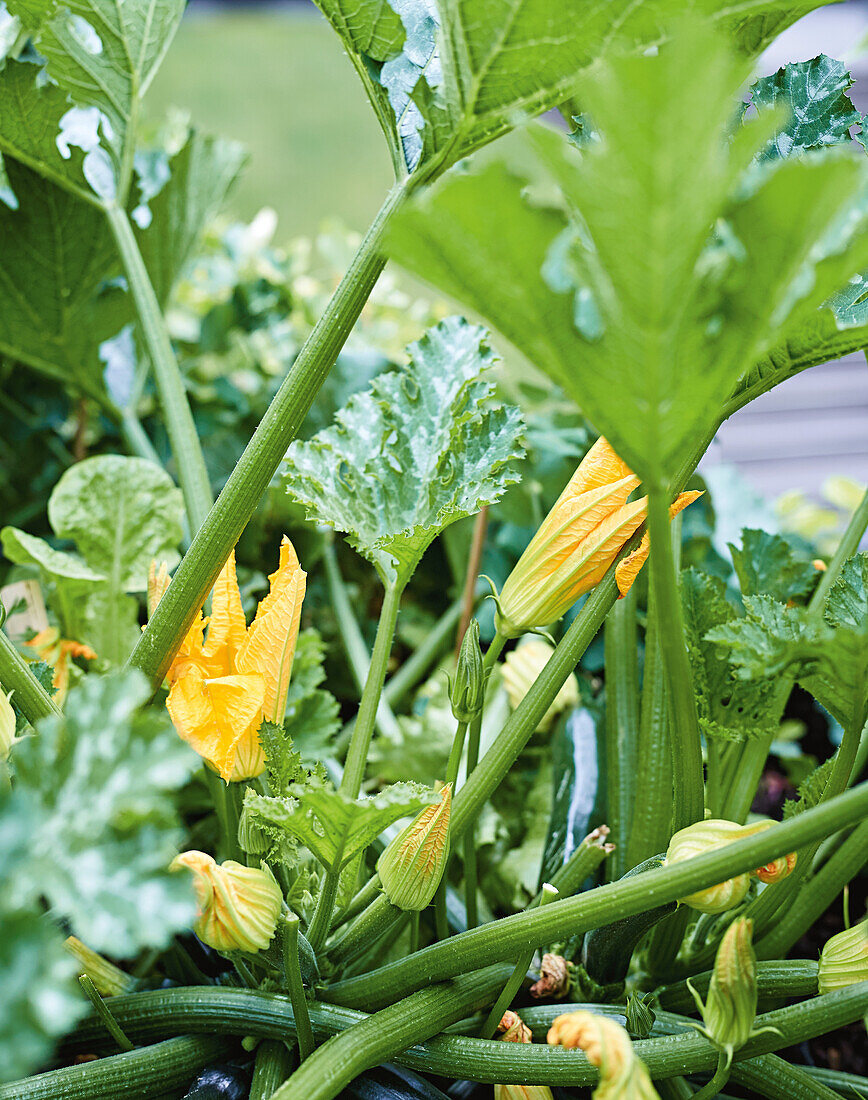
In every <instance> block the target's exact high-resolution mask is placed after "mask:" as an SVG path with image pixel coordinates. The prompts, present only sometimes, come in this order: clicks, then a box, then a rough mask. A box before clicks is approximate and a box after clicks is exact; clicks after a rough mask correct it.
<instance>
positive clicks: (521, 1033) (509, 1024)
mask: <svg viewBox="0 0 868 1100" xmlns="http://www.w3.org/2000/svg"><path fill="white" fill-rule="evenodd" d="M497 1030H498V1031H499V1032H500V1035H501V1040H502V1041H503V1042H504V1043H530V1042H532V1040H533V1032H532V1031H531V1029H530V1028H529V1027H528V1026H527V1024H526V1023H525V1022H524V1020H523V1019H522V1018H521V1016H519V1014H518V1013H517V1012H513V1011H512V1009H507V1011H506V1012H504V1014H503V1016H502V1017H501V1020H500V1023H499V1024H498V1025H497Z"/></svg>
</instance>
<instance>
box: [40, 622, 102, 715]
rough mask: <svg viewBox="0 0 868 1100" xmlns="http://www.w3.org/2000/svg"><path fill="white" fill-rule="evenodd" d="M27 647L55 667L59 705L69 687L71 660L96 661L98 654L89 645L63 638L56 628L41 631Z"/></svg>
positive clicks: (56, 693)
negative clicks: (81, 658) (79, 658)
mask: <svg viewBox="0 0 868 1100" xmlns="http://www.w3.org/2000/svg"><path fill="white" fill-rule="evenodd" d="M26 645H27V648H28V649H33V650H35V651H36V653H37V656H38V657H39V659H40V660H41V661H45V663H46V664H49V665H53V666H54V678H53V684H54V689H55V691H54V699H55V702H56V703H57V704H58V705H60V704H61V703H63V700H64V699H65V698H66V691H67V688H68V687H69V661H70V658H71V657H84V659H85V660H86V661H95V660H96V654H95V653H94V651H93V650H92V649H91V648H90V646H89V645H85V644H84V643H83V642H76V641H73V639H72V638H61V636H60V631H59V630H58V629H57V627H56V626H49V627H46V629H45V630H40V631H39V633H38V634H34V635H33V637H32V638H31V639H30V641H29V642H27V643H26Z"/></svg>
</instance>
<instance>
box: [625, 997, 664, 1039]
mask: <svg viewBox="0 0 868 1100" xmlns="http://www.w3.org/2000/svg"><path fill="white" fill-rule="evenodd" d="M652 997H653V994H652V993H648V994H645V995H644V996H643V995H642V994H641V993H637V992H636V991H635V989H634V990H632V991H631V993H630V996H629V997H628V998H627V1030H628V1031H629V1033H630V1034H631V1035H635V1036H636V1038H638V1039H647V1038H648V1036H649V1035H650V1034H651V1030H652V1028H653V1027H654V1021H655V1020H656V1019H657V1016H656V1015H655V1013H654V1010H653V1009H652V1008H651V1006H650V1005H649V1004H648V1002H649V1001H650V1000H651V998H652Z"/></svg>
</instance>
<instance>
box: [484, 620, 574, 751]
mask: <svg viewBox="0 0 868 1100" xmlns="http://www.w3.org/2000/svg"><path fill="white" fill-rule="evenodd" d="M553 653H554V649H553V648H552V647H551V646H550V645H549V643H548V642H546V641H544V640H543V639H542V638H527V639H525V640H524V641H522V642H521V644H520V645H519V646H518V647H517V648H516V649H514V650H513V651H512V652H511V653H508V654H507V655H506V658H505V660H504V662H503V668H502V671H503V686H504V687H505V688H506V694H507V696H508V697H509V702H510V705H511V706H512V707H513V709H515V707H517V706H518V704H519V703H520V702H521V701H522V699H523V698H524V697H525V695H527V693H528V692H529V691H530V689H531V688H532V687H533V685H534V683H535V681H536V679H537V677H538V676H539V674H540V673H541V672H542V670H543V669H544V668H545V667H546V665H547V664H548V662H549V658H550V657H551V655H552V654H553ZM578 703H579V682H578V680H577V679H576V675H575V673H574V672H571V673H570V675H569V676H568V677H567V679H566V681H565V682H564V685H563V687H562V688H561V690H560V691H559V692H558V693H557V695H556V696H555V697H554V700H553V701H552V705H551V706H550V707H549V709H548V710H547V711H546V712H545V714H544V715H543V717H542V719H541V720H540V723H539V725H538V726H537V730H546V729H548V728H549V726H550V725H551V724H552V722H553V721H554V719H555V718H556V717H557V716H558V715H559V714H560V713H561V711H564V710H570V709H571V708H572V707H575V706H578Z"/></svg>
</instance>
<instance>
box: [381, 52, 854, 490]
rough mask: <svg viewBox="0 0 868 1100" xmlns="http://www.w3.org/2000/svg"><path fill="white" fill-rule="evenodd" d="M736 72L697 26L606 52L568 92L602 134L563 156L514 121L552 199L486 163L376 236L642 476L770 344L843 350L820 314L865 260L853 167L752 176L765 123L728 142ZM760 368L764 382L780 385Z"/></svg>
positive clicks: (788, 359)
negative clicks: (747, 182)
mask: <svg viewBox="0 0 868 1100" xmlns="http://www.w3.org/2000/svg"><path fill="white" fill-rule="evenodd" d="M743 75H744V69H743V68H742V66H741V65H740V64H738V63H736V62H735V61H732V60H728V59H727V58H726V57H725V55H723V54H722V53H721V51H720V48H719V45H717V46H715V45H714V44H713V43H710V42H709V41H704V40H702V39H701V38H700V39H697V38H696V36H695V33H694V34H690V33H683V34H681V35H680V36H679V38H678V39H677V40H676V41H675V42H674V43H673V44H672V45H671V46H667V47H666V48H663V49H661V51H660V54H659V56H658V57H656V58H654V57H645V58H626V59H624V58H622V59H620V60H619V61H617V62H615V63H613V64H612V66H611V68H610V70H609V71H608V75H605V76H604V77H603V78H602V80H601V81H599V82H596V83H593V84H592V83H591V82H588V85H587V87H586V88H583V91H582V101H583V105H585V104H587V107H588V111H589V114H590V115H591V117H592V118H593V119H594V124H595V126H596V127H597V128H598V129H599V130H600V132H601V134H602V136H603V140H601V141H598V142H597V141H594V142H590V143H588V144H586V146H585V147H584V150H583V151H582V152H579V151H578V150H576V149H574V148H572V147H570V145H569V144H568V143H567V142H565V141H564V140H563V139H562V138H561V137H560V136H559V135H556V134H555V133H554V132H552V131H549V130H547V129H545V128H542V127H531V128H529V131H528V133H529V134H530V135H532V136H533V145H534V147H535V152H536V156H537V158H538V161H539V163H540V164H541V165H544V166H545V170H544V171H543V172H542V176H543V177H545V176H546V175H547V176H548V178H549V179H550V180H551V179H554V180H555V181H556V182H557V183H558V184H559V186H560V189H561V191H562V193H563V196H564V198H563V200H562V202H564V203H565V204H566V205H560V206H558V205H556V204H554V205H544V204H543V202H542V200H541V198H540V195H541V193H543V192H541V190H540V187H539V185H538V182H537V180H536V178H534V179H533V181H532V179H531V178H530V177H526V178H525V179H519V180H516V179H515V178H514V177H509V176H508V175H507V174H506V172H504V171H503V169H502V168H501V167H500V166H498V165H497V164H493V165H488V166H486V167H484V168H482V169H481V170H480V171H479V173H478V174H462V175H453V176H451V177H447V178H446V179H445V180H443V181H441V183H440V184H439V185H437V187H436V188H435V189H434V190H433V192H432V193H431V194H429V195H426V196H423V197H422V198H421V199H420V200H418V201H416V202H415V203H414V204H412V205H411V208H410V209H408V210H406V211H404V212H402V213H400V214H399V215H398V218H397V225H396V226H395V227H394V229H393V232H392V234H391V246H392V252H393V255H394V256H395V258H396V259H397V260H398V261H399V262H400V263H402V264H403V265H404V266H406V267H408V268H410V269H411V270H412V271H414V272H415V273H417V274H419V275H421V276H422V277H423V278H427V279H428V280H429V281H431V282H433V283H435V285H437V286H439V287H441V288H442V289H445V290H446V291H447V292H448V293H450V294H452V295H454V296H455V297H457V298H458V299H460V300H463V301H466V302H467V303H468V304H470V305H472V306H473V308H474V309H476V310H478V311H479V312H480V313H482V314H483V315H484V316H485V317H486V318H488V319H489V320H490V321H492V322H493V323H494V324H495V325H496V326H497V327H498V328H500V329H501V330H502V331H503V332H504V334H505V335H506V336H507V337H508V338H509V339H510V340H512V342H513V343H514V344H516V346H518V347H519V349H520V350H521V351H523V352H524V353H525V354H526V355H527V357H528V358H529V359H530V360H531V362H533V363H534V364H535V365H536V366H538V367H540V368H541V369H543V370H544V371H546V372H547V373H549V374H550V375H551V376H552V377H553V379H554V380H555V381H556V382H558V383H559V384H560V385H562V386H563V387H564V388H565V389H566V390H567V392H568V393H569V394H570V395H571V396H572V397H573V398H574V399H575V400H576V401H577V403H578V404H579V405H580V407H581V408H582V410H583V411H584V412H585V413H586V415H587V416H588V417H589V418H590V419H591V421H592V422H593V423H594V425H595V427H596V428H597V429H598V430H599V431H601V432H602V433H603V434H604V435H606V436H607V437H608V438H609V439H610V441H611V442H612V444H613V446H615V448H616V450H618V452H619V453H620V454H621V455H622V456H623V457H624V458H625V459H626V461H628V462H629V463H630V465H631V466H633V468H634V469H636V472H637V473H638V474H639V475H640V476H642V477H643V479H644V480H646V482H648V483H654V482H658V481H663V480H665V479H666V478H667V477H668V476H671V474H672V472H673V471H674V470H675V469H677V468H678V466H679V464H680V460H681V459H682V458H683V456H684V454H685V452H686V450H687V449H688V448H689V446H690V444H691V442H692V441H693V440H695V438H696V436H697V434H699V433H700V432H702V431H703V430H707V427H709V426H710V424H709V421H710V418H711V417H712V416H713V415H714V414H715V412H716V410H717V409H718V408H720V407H721V406H722V405H723V404H724V403H725V402H726V401H727V398H729V396H730V395H731V394H732V392H733V390H734V389H736V388H737V386H738V385H739V379H740V378H741V377H743V376H744V375H745V374H746V373H747V372H749V371H754V370H755V366H754V365H755V364H757V363H758V362H760V361H762V360H763V359H764V358H765V357H774V356H775V355H776V354H778V352H777V349H779V348H781V347H783V348H784V349H785V354H784V355H783V359H784V364H783V365H784V368H785V369H787V370H789V371H790V372H794V371H795V370H796V369H803V365H808V364H807V363H805V362H804V360H805V359H806V358H808V357H809V356H810V351H811V348H810V347H808V348H806V347H804V343H805V342H806V341H807V340H808V339H809V338H810V340H811V343H813V342H814V340H815V339H816V338H817V337H819V338H821V339H822V341H823V343H824V344H825V345H826V347H825V348H824V351H829V352H832V353H833V354H834V353H836V352H837V351H838V350H839V349H838V347H837V346H836V341H835V337H836V335H837V333H836V331H835V330H836V328H837V326H836V325H835V324H834V322H832V321H831V320H830V321H829V322H828V323H826V324H824V325H823V326H821V327H820V328H819V329H818V328H817V326H816V325H815V323H814V322H815V318H816V317H817V316H818V314H817V310H818V307H820V306H821V305H822V304H823V302H824V301H825V300H827V299H828V298H829V296H830V295H831V294H832V293H833V292H835V291H836V290H838V289H839V288H840V287H841V286H843V285H844V284H846V282H847V280H848V278H850V277H851V276H852V273H853V272H854V271H857V270H859V268H860V266H861V265H862V264H863V263H864V261H865V259H866V255H868V250H866V246H865V240H866V234H865V233H864V222H865V206H866V204H865V197H864V190H865V173H864V171H863V166H862V165H860V164H859V163H857V162H856V161H855V160H854V159H853V158H851V157H848V156H847V155H846V151H837V155H836V151H835V150H829V151H827V154H826V156H825V157H823V156H821V155H820V154H812V155H811V156H810V157H797V158H791V159H789V160H787V161H780V162H779V163H778V168H777V171H771V170H769V169H767V170H766V171H764V172H759V173H758V172H757V170H756V169H755V166H754V154H755V151H756V150H757V149H758V148H761V147H762V146H763V144H764V143H765V141H766V140H767V135H768V127H769V126H770V125H771V123H772V122H773V121H774V120H773V119H772V118H771V117H770V116H768V115H766V117H765V118H763V119H760V120H759V121H757V122H752V123H749V124H747V125H746V126H744V127H743V128H742V129H741V130H740V132H739V133H738V134H737V136H736V140H735V141H733V142H730V141H729V140H728V139H729V134H730V129H731V118H732V111H733V105H734V103H735V101H736V98H737V92H738V86H739V83H740V81H741V79H742V77H743ZM697 86H701V87H702V88H703V104H702V110H698V109H697V106H696V100H695V96H694V95H693V94H692V92H691V90H690V89H691V88H692V87H697ZM749 169H751V187H750V188H749V189H746V188H744V187H743V186H742V180H744V178H745V175H746V173H747V172H748V170H749ZM531 182H533V183H534V185H533V187H531V188H528V189H526V190H524V191H523V192H522V189H521V188H522V184H525V185H527V184H529V183H531ZM550 192H551V184H550V183H549V184H548V191H547V192H545V193H547V194H550ZM567 210H578V211H579V212H580V214H581V218H582V221H581V223H579V222H577V221H571V220H570V219H569V218H568V216H567V213H566V211H567ZM613 211H617V217H613V214H612V212H613ZM714 226H717V227H718V228H717V231H716V233H715V234H713V235H712V236H711V238H710V237H709V234H710V233H711V232H712V228H713V227H714ZM794 227H795V228H794ZM490 270H496V271H497V272H498V277H497V279H491V278H487V277H486V276H485V272H486V271H490ZM855 339H856V342H857V344H858V343H859V342H860V341H861V334H858V335H857V336H856V337H855ZM799 341H801V342H802V345H803V346H801V347H799V346H793V347H792V348H790V342H794V343H795V345H798V343H799ZM796 356H798V358H799V360H800V362H798V363H796V362H794V359H795V357H796ZM770 366H771V369H769V368H768V367H765V368H764V369H763V371H762V376H763V381H764V382H765V383H768V382H774V381H777V380H779V378H776V377H775V371H774V366H775V364H773V363H772V364H770ZM757 381H758V379H757V378H756V377H754V378H753V379H752V383H754V384H755V383H756V382H757Z"/></svg>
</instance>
